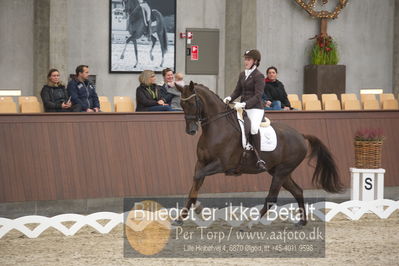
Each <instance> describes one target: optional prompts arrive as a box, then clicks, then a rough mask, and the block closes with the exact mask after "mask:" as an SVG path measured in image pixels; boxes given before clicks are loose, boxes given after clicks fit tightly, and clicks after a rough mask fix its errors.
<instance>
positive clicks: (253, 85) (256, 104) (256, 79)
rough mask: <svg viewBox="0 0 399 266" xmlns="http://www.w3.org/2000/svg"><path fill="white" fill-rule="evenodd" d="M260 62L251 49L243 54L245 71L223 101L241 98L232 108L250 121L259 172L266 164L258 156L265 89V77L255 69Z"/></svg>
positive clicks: (259, 57)
mask: <svg viewBox="0 0 399 266" xmlns="http://www.w3.org/2000/svg"><path fill="white" fill-rule="evenodd" d="M260 60H261V54H260V52H259V51H258V50H256V49H253V50H250V51H246V52H245V53H244V66H245V71H243V72H241V73H240V75H239V78H238V82H237V86H236V88H235V90H234V92H233V94H231V96H229V97H226V98H225V99H224V100H223V101H224V102H225V103H226V104H228V103H229V102H232V101H234V100H235V99H237V98H238V97H239V96H241V102H239V103H238V102H236V103H235V105H234V108H235V109H236V110H238V109H241V108H242V109H244V108H245V111H246V113H247V114H248V118H249V120H250V121H251V137H250V139H251V141H250V142H251V144H252V146H253V149H254V151H255V155H256V157H257V160H258V161H257V163H256V166H257V167H258V168H259V169H261V170H267V169H266V163H265V161H263V160H262V159H261V158H260V156H259V151H260V134H259V127H260V124H261V122H262V119H263V116H264V110H263V108H264V107H263V104H262V95H263V90H264V87H265V77H264V76H263V74H262V73H261V72H260V71H259V70H258V69H257V68H258V67H259V64H260Z"/></svg>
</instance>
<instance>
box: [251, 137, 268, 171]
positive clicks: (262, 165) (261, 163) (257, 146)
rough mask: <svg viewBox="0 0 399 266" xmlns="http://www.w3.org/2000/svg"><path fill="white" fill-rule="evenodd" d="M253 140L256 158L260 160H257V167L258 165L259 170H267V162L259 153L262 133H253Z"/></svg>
mask: <svg viewBox="0 0 399 266" xmlns="http://www.w3.org/2000/svg"><path fill="white" fill-rule="evenodd" d="M251 142H252V146H253V148H254V152H255V155H256V159H257V160H258V161H257V162H256V167H258V169H259V170H263V171H267V168H266V163H265V161H263V160H262V159H261V158H260V155H259V152H260V135H259V133H258V134H256V135H252V134H251Z"/></svg>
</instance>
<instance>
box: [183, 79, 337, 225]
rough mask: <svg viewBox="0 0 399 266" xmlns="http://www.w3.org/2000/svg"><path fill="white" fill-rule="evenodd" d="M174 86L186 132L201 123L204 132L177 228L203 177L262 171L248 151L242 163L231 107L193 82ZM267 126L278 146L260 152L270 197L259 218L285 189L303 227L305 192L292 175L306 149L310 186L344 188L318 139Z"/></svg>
mask: <svg viewBox="0 0 399 266" xmlns="http://www.w3.org/2000/svg"><path fill="white" fill-rule="evenodd" d="M176 87H177V89H178V90H179V91H180V92H181V106H182V108H183V111H184V116H185V123H186V133H187V134H189V135H195V134H196V132H197V131H198V129H199V123H200V124H201V129H202V134H201V136H200V138H199V141H198V144H197V158H198V159H197V162H196V165H195V170H194V176H193V184H192V187H191V189H190V192H189V195H188V199H187V203H186V205H185V209H184V210H183V212H182V214H181V216H180V218H179V219H177V220H176V221H175V222H176V223H177V224H182V223H183V218H186V217H187V215H188V211H189V210H190V208H191V207H192V206H195V204H196V203H197V197H198V192H199V190H200V188H201V186H202V184H203V183H204V180H205V177H207V176H211V175H215V174H218V173H224V174H226V175H241V174H259V173H261V172H262V171H261V170H259V169H258V168H257V167H256V157H255V155H254V152H250V153H249V156H247V158H246V159H245V161H242V155H243V154H245V153H244V148H243V147H242V142H241V130H240V126H239V123H238V120H237V116H236V111H235V110H234V109H232V108H230V107H229V106H228V105H226V104H225V103H224V102H223V101H222V100H221V99H220V97H219V96H218V95H216V94H215V93H214V92H212V91H211V90H209V88H207V87H206V86H204V85H201V84H194V83H193V82H191V83H190V85H188V86H184V87H180V86H178V85H176ZM271 126H272V127H273V128H274V130H275V131H276V134H277V141H278V146H277V148H276V149H275V150H274V151H272V152H261V153H260V156H261V158H262V159H263V160H264V161H265V162H266V166H267V172H268V173H269V174H270V175H271V176H272V182H271V185H270V189H269V193H268V195H267V197H266V198H265V201H264V206H263V208H262V209H261V211H260V217H263V216H264V215H265V214H266V212H267V211H268V209H269V207H270V206H272V205H273V204H275V203H276V202H277V197H278V194H279V191H280V189H281V187H283V188H285V189H286V190H287V191H289V192H290V193H291V194H292V195H293V196H294V198H295V199H296V201H297V202H298V206H299V211H300V217H301V218H300V219H299V221H298V223H297V224H296V225H297V226H304V225H306V223H307V217H306V212H305V209H304V208H305V206H304V197H303V189H302V188H301V187H300V186H299V185H298V184H297V183H296V182H295V181H294V179H293V177H292V172H293V171H294V170H295V169H296V168H297V167H298V166H299V164H300V163H301V162H302V161H303V160H304V159H305V158H306V156H307V154H308V149H309V147H310V149H309V150H310V154H309V161H310V160H312V159H313V158H317V163H316V167H315V171H314V174H313V178H312V182H313V184H314V185H315V186H316V187H318V188H322V189H324V190H325V191H327V192H330V193H340V192H342V190H343V186H342V183H341V181H340V178H339V175H338V171H337V166H336V163H335V161H334V159H333V156H332V154H331V153H330V151H329V150H328V148H327V147H326V146H325V145H324V144H323V143H322V142H321V140H320V139H318V138H317V137H315V136H312V135H302V134H300V133H299V132H297V131H296V130H295V129H293V128H291V127H289V126H288V125H285V124H283V123H276V122H272V123H271ZM307 143H309V145H307ZM308 146H309V147H308ZM197 206H198V205H197ZM198 207H199V206H198Z"/></svg>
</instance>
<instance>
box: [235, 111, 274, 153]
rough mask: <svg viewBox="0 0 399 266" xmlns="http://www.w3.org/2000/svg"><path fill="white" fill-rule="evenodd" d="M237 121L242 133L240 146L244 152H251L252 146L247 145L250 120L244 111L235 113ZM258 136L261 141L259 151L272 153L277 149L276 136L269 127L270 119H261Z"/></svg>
mask: <svg viewBox="0 0 399 266" xmlns="http://www.w3.org/2000/svg"><path fill="white" fill-rule="evenodd" d="M237 119H238V122H239V124H240V127H241V131H242V146H243V148H244V149H245V150H252V145H251V144H249V142H248V140H249V138H250V135H251V120H249V117H248V115H247V113H246V112H245V110H242V109H241V110H238V111H237ZM259 134H260V139H261V147H260V150H261V151H274V150H275V149H276V147H277V135H276V132H275V131H274V129H273V127H272V126H271V122H270V119H268V118H267V117H265V116H264V117H263V119H262V122H261V124H260V128H259Z"/></svg>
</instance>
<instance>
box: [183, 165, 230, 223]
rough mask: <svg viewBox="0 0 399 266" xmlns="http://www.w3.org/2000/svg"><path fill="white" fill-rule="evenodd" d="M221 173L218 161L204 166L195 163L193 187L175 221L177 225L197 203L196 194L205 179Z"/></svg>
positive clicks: (221, 169)
mask: <svg viewBox="0 0 399 266" xmlns="http://www.w3.org/2000/svg"><path fill="white" fill-rule="evenodd" d="M221 172H223V168H222V166H221V164H220V162H219V161H218V160H217V161H214V162H212V163H209V164H206V165H205V164H204V163H202V162H199V161H197V164H196V166H195V174H194V178H193V185H192V187H191V189H190V193H189V195H188V199H187V203H186V206H185V208H184V209H183V210H182V212H181V216H180V217H179V219H178V220H177V221H176V224H177V225H181V224H183V219H185V218H186V217H187V215H188V212H189V211H190V209H191V206H192V205H195V203H196V202H197V198H198V192H199V190H200V188H201V186H202V184H203V183H204V180H205V177H206V176H209V175H214V174H217V173H221Z"/></svg>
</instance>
